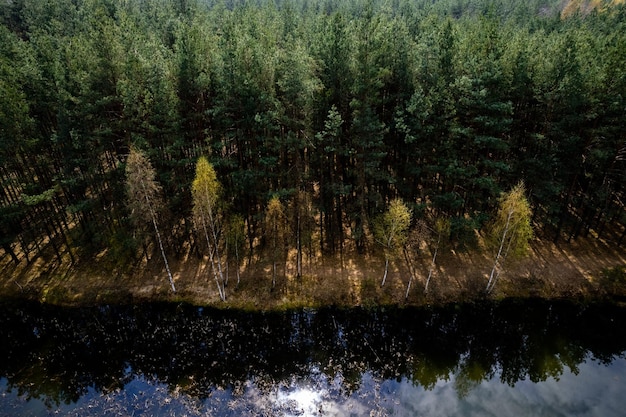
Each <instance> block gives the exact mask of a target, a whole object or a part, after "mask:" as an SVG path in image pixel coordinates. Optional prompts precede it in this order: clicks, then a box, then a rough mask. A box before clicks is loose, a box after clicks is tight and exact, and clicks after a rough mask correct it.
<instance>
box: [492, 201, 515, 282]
mask: <svg viewBox="0 0 626 417" xmlns="http://www.w3.org/2000/svg"><path fill="white" fill-rule="evenodd" d="M511 216H513V211H510V212H509V215H508V217H507V219H506V225H505V226H504V232H502V239H501V240H500V248H499V249H498V254H497V255H496V259H495V261H494V263H493V268H492V269H491V275H490V276H489V281H488V282H487V288H485V292H487V293H489V292H491V290H493V286H494V285H495V282H494V273H495V272H496V268H497V267H498V261H499V260H500V256H501V255H502V248H503V247H504V242H505V240H506V235H507V233H508V231H509V224H510V223H511Z"/></svg>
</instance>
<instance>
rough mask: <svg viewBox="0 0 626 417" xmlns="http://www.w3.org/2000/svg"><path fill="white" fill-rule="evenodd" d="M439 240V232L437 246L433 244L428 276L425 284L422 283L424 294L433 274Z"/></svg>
mask: <svg viewBox="0 0 626 417" xmlns="http://www.w3.org/2000/svg"><path fill="white" fill-rule="evenodd" d="M440 242H441V234H440V235H439V237H438V238H437V246H435V253H434V254H433V260H432V261H431V262H430V268H429V269H428V278H426V285H424V294H426V293H428V285H429V284H430V279H431V278H432V276H433V271H434V270H435V262H436V261H437V252H439V243H440Z"/></svg>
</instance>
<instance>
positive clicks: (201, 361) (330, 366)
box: [0, 300, 626, 416]
mask: <svg viewBox="0 0 626 417" xmlns="http://www.w3.org/2000/svg"><path fill="white" fill-rule="evenodd" d="M625 325H626V310H624V309H621V308H618V307H615V306H610V305H580V304H573V303H566V302H551V303H550V302H544V301H537V300H530V301H529V300H526V301H507V302H502V303H484V304H477V305H465V306H448V307H444V308H437V309H412V308H411V309H377V310H361V309H354V310H338V309H322V310H317V311H308V310H304V311H302V310H300V311H291V312H286V313H242V312H231V311H219V310H213V309H204V308H198V307H193V306H188V305H174V304H145V305H139V306H106V307H97V308H95V307H94V308H80V309H71V308H56V307H50V306H42V305H38V304H10V305H9V304H5V305H3V306H2V309H1V310H0V337H1V339H0V340H2V341H3V342H2V344H0V357H1V358H2V361H1V362H0V416H48V415H62V416H102V415H105V416H106V415H108V416H126V415H134V416H140V415H144V416H182V415H187V416H209V415H210V416H241V415H252V416H255V415H258V416H318V415H319V416H352V415H353V416H363V415H380V416H384V415H398V416H403V415H408V416H411V415H419V416H439V415H464V416H474V415H475V416H489V415H494V416H521V415H535V416H598V415H602V416H618V415H623V413H622V411H623V410H624V409H626V395H624V393H625V392H626V359H625V358H626V355H625V352H626V332H625V331H624V329H626V327H625Z"/></svg>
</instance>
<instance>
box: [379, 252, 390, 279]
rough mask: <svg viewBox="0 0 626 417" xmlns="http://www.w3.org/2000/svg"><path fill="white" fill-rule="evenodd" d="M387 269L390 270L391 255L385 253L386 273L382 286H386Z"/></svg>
mask: <svg viewBox="0 0 626 417" xmlns="http://www.w3.org/2000/svg"><path fill="white" fill-rule="evenodd" d="M387 271H389V256H387V255H385V274H384V275H383V282H382V284H380V286H381V287H383V286H385V280H386V279H387Z"/></svg>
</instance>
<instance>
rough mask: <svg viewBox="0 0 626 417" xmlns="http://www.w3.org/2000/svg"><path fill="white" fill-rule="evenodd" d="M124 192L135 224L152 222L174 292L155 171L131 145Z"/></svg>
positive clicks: (159, 188) (142, 154)
mask: <svg viewBox="0 0 626 417" xmlns="http://www.w3.org/2000/svg"><path fill="white" fill-rule="evenodd" d="M126 193H127V196H128V200H127V205H128V208H129V209H130V215H131V217H132V220H133V222H134V223H135V224H138V225H140V224H143V223H145V222H146V221H149V222H151V223H152V226H153V227H154V233H155V234H156V238H157V242H158V244H159V249H160V250H161V255H162V256H163V262H164V263H165V269H166V270H167V276H168V278H169V281H170V286H171V287H172V291H173V292H176V287H175V286H174V278H173V277H172V272H171V271H170V266H169V263H168V262H167V256H166V255H165V249H164V247H163V240H162V239H161V232H160V231H159V225H158V221H157V213H158V212H159V211H160V209H161V207H162V204H163V203H162V199H161V194H162V191H161V186H160V185H159V183H158V182H157V181H156V172H155V170H154V168H153V167H152V164H150V160H148V158H147V157H146V156H145V155H144V153H143V152H141V151H140V150H139V149H136V148H135V147H131V149H130V153H129V154H128V159H127V160H126Z"/></svg>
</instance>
